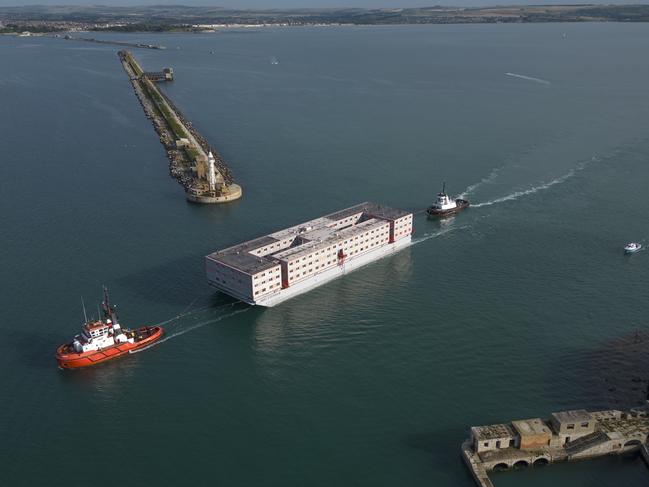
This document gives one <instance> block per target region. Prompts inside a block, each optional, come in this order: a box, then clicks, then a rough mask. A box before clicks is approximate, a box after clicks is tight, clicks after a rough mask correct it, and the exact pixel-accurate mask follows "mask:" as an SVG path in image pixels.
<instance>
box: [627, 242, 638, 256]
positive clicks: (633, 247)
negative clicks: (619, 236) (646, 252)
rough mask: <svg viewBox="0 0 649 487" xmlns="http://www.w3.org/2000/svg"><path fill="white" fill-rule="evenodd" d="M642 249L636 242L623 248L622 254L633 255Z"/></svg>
mask: <svg viewBox="0 0 649 487" xmlns="http://www.w3.org/2000/svg"><path fill="white" fill-rule="evenodd" d="M641 248H642V245H641V244H639V243H637V242H630V243H628V244H626V245H625V246H624V252H626V253H627V254H633V253H635V252H637V251H638V250H640V249H641Z"/></svg>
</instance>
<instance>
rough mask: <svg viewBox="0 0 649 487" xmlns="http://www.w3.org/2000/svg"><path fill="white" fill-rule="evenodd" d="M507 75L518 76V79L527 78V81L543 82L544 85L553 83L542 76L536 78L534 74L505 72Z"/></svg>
mask: <svg viewBox="0 0 649 487" xmlns="http://www.w3.org/2000/svg"><path fill="white" fill-rule="evenodd" d="M505 75H506V76H511V77H512V78H518V79H526V80H527V81H534V82H535V83H541V84H544V85H551V84H552V83H550V82H549V81H547V80H544V79H541V78H534V77H533V76H525V75H524V74H516V73H505Z"/></svg>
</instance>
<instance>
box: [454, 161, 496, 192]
mask: <svg viewBox="0 0 649 487" xmlns="http://www.w3.org/2000/svg"><path fill="white" fill-rule="evenodd" d="M501 169H502V167H497V168H495V169H493V170H492V171H491V172H490V173H489V176H487V177H486V178H482V179H481V180H480V181H478V182H477V183H475V184H471V185H469V186H467V187H466V189H465V190H464V191H463V192H461V193H460V194H459V195H457V197H458V198H466V197H467V196H469V195H470V194H471V193H472V192H473V191H475V190H476V189H478V188H479V187H480V186H483V185H485V184H489V183H491V182H492V181H493V180H494V179H496V177H497V176H498V173H499V172H500V170H501Z"/></svg>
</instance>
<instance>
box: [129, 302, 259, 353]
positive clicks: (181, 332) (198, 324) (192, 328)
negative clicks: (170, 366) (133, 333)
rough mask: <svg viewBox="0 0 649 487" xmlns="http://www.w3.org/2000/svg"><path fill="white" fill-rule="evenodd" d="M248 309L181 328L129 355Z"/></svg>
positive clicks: (132, 351)
mask: <svg viewBox="0 0 649 487" xmlns="http://www.w3.org/2000/svg"><path fill="white" fill-rule="evenodd" d="M233 304H236V303H233ZM228 306H230V305H228ZM250 309H251V308H249V307H248V308H242V309H238V310H235V311H232V312H231V313H228V314H225V315H221V316H217V317H216V318H212V319H211V320H205V321H200V322H198V323H196V324H194V325H191V326H188V327H187V328H182V329H180V330H178V331H176V332H174V333H170V334H168V335H165V337H164V338H162V339H160V340H158V341H157V342H153V343H152V344H151V345H147V346H146V347H143V348H138V349H137V350H131V351H130V353H139V352H142V351H144V350H147V349H149V348H152V347H155V346H156V345H160V344H161V343H163V342H166V341H167V340H171V339H172V338H175V337H178V336H180V335H184V334H185V333H189V332H190V331H193V330H195V329H197V328H201V327H203V326H206V325H212V324H214V323H218V322H219V321H221V320H224V319H226V318H230V317H232V316H235V315H238V314H240V313H243V312H245V311H248V310H250Z"/></svg>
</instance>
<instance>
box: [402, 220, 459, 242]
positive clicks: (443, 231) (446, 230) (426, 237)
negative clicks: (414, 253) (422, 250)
mask: <svg viewBox="0 0 649 487" xmlns="http://www.w3.org/2000/svg"><path fill="white" fill-rule="evenodd" d="M466 227H467V226H466V225H464V226H461V227H451V226H449V227H448V228H442V229H441V230H439V231H437V232H433V233H425V234H423V235H422V236H421V237H418V238H413V239H412V242H411V243H410V245H411V246H412V245H417V244H419V243H422V242H425V241H426V240H430V239H431V238H435V237H441V236H442V235H446V234H447V233H451V232H452V231H454V230H461V229H463V228H466Z"/></svg>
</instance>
